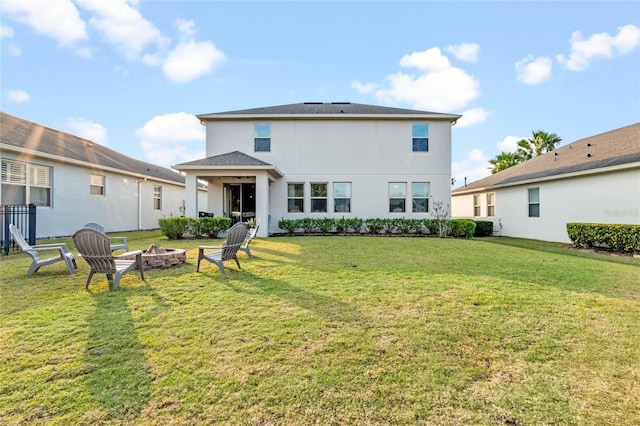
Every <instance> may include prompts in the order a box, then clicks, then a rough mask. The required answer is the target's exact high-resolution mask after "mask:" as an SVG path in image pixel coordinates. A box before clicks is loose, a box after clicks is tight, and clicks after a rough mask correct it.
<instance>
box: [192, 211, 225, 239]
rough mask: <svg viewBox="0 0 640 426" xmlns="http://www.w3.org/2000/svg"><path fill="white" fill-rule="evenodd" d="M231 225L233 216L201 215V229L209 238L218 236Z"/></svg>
mask: <svg viewBox="0 0 640 426" xmlns="http://www.w3.org/2000/svg"><path fill="white" fill-rule="evenodd" d="M230 226H231V218H228V217H224V216H218V217H201V218H200V229H201V232H202V233H203V234H204V235H207V236H208V237H209V238H218V234H219V233H220V232H224V231H226V230H227V229H229V227H230Z"/></svg>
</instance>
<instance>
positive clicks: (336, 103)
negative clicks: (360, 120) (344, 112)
mask: <svg viewBox="0 0 640 426" xmlns="http://www.w3.org/2000/svg"><path fill="white" fill-rule="evenodd" d="M331 105H351V102H331Z"/></svg>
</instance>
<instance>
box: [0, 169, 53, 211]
mask: <svg viewBox="0 0 640 426" xmlns="http://www.w3.org/2000/svg"><path fill="white" fill-rule="evenodd" d="M51 170H52V169H51V167H47V166H40V165H37V164H27V163H22V162H18V161H11V160H2V173H1V174H2V177H1V178H0V182H1V183H2V204H27V203H32V204H35V205H36V206H46V207H50V206H51Z"/></svg>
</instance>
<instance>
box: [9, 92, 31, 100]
mask: <svg viewBox="0 0 640 426" xmlns="http://www.w3.org/2000/svg"><path fill="white" fill-rule="evenodd" d="M7 99H8V100H9V101H11V102H16V103H23V102H27V101H28V100H29V99H31V96H29V94H28V93H27V92H25V91H24V90H18V89H16V90H9V93H7Z"/></svg>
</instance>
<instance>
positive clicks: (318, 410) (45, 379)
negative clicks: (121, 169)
mask: <svg viewBox="0 0 640 426" xmlns="http://www.w3.org/2000/svg"><path fill="white" fill-rule="evenodd" d="M128 237H129V242H130V246H131V248H132V249H138V248H141V249H144V248H147V247H148V246H149V245H150V244H151V243H154V242H158V241H160V242H161V244H162V245H163V246H164V247H167V248H169V247H176V248H186V249H188V261H187V262H188V263H187V265H185V266H183V267H181V268H177V269H172V270H163V271H148V272H146V282H143V281H141V280H140V277H139V274H136V273H129V274H127V275H125V276H124V277H123V279H122V281H121V282H120V289H119V290H117V291H115V292H114V291H109V289H108V286H107V281H106V279H105V277H104V275H102V276H96V277H94V279H93V281H92V285H91V286H90V288H89V290H88V291H86V290H85V289H84V284H85V280H86V277H87V274H88V270H89V268H88V265H87V264H86V263H85V262H84V261H83V260H82V259H78V265H79V270H78V273H77V274H76V275H75V276H69V275H68V274H67V273H66V272H65V271H66V269H65V265H64V263H62V262H60V263H57V264H55V265H51V266H48V267H45V268H42V269H41V270H40V271H39V272H37V273H36V274H35V275H34V276H33V277H32V278H29V279H26V278H25V277H24V274H25V273H26V270H27V268H28V265H29V264H30V260H29V258H28V257H27V256H26V255H25V254H22V253H19V254H11V255H10V256H8V257H5V256H2V257H1V258H0V262H1V264H0V275H1V284H0V363H1V365H2V368H1V369H0V424H3V425H12V424H16V425H22V424H73V425H76V424H117V425H121V424H162V425H166V424H185V425H194V424H229V425H241V424H248V425H253V424H256V425H272V424H273V425H275V424H286V425H307V424H318V425H330V424H340V425H342V424H354V425H367V424H376V425H377V424H402V425H404V424H427V425H430V424H433V425H459V424H482V425H499V424H503V425H542V424H549V425H550V424H553V425H607V424H609V425H638V424H640V259H634V258H632V257H624V258H618V257H614V256H606V255H599V254H597V253H587V252H577V251H572V250H568V249H566V248H564V246H563V245H561V244H553V243H542V242H538V241H528V240H517V239H507V238H495V239H494V238H491V239H480V240H454V239H438V238H393V237H391V238H387V237H380V238H378V237H281V238H280V237H279V238H270V239H257V240H254V241H253V243H252V246H253V247H252V252H253V253H254V257H253V258H251V259H248V258H247V257H246V256H245V255H244V254H242V253H241V254H240V259H241V262H242V270H238V268H237V267H236V265H235V264H234V263H233V262H230V263H228V268H227V275H226V276H222V275H221V274H220V273H219V272H218V269H217V268H216V267H215V265H213V264H211V263H205V264H203V267H202V268H201V272H200V273H196V272H195V260H196V258H197V249H196V247H197V245H198V244H205V243H206V244H215V243H217V242H216V241H211V240H206V241H205V242H203V241H189V240H186V241H166V239H165V238H163V237H161V236H160V234H159V233H157V232H136V233H130V234H128ZM66 241H67V242H68V243H70V240H68V239H67V240H66Z"/></svg>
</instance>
